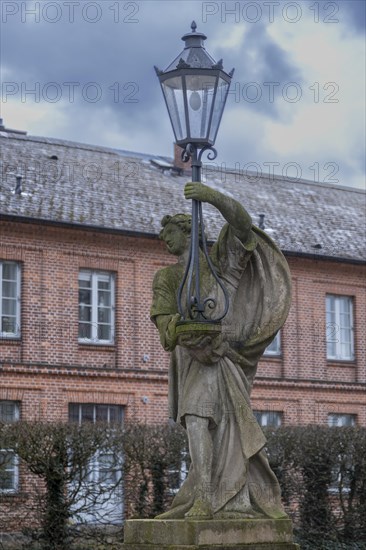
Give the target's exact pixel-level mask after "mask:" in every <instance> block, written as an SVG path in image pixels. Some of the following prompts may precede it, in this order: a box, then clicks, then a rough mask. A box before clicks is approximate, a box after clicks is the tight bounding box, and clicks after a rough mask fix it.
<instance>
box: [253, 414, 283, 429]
mask: <svg viewBox="0 0 366 550" xmlns="http://www.w3.org/2000/svg"><path fill="white" fill-rule="evenodd" d="M253 413H254V416H255V417H256V419H257V421H258V424H259V425H260V426H262V427H263V428H264V427H266V426H271V427H273V428H278V427H279V426H281V424H282V419H283V413H282V412H279V411H278V412H277V411H253Z"/></svg>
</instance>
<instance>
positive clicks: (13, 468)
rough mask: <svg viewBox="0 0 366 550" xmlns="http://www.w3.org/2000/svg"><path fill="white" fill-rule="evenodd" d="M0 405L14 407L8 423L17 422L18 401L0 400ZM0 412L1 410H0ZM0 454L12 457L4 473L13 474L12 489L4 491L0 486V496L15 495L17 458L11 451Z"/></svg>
mask: <svg viewBox="0 0 366 550" xmlns="http://www.w3.org/2000/svg"><path fill="white" fill-rule="evenodd" d="M0 404H1V405H4V404H5V405H6V404H9V405H10V404H11V405H13V406H14V418H12V420H10V422H17V421H18V420H19V417H20V407H19V402H18V401H8V400H1V401H0ZM0 410H1V409H0ZM0 421H4V419H3V418H2V417H1V416H0ZM1 454H10V455H12V463H11V464H10V466H5V468H4V470H3V471H5V472H11V473H12V474H13V476H12V487H11V488H9V489H4V488H3V487H1V485H0V494H14V493H17V492H18V490H19V457H18V456H17V455H16V454H15V452H14V451H13V449H0V455H1ZM0 464H1V461H0ZM2 468H3V466H1V465H0V470H2ZM0 483H1V473H0Z"/></svg>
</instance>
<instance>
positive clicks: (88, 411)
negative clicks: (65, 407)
mask: <svg viewBox="0 0 366 550" xmlns="http://www.w3.org/2000/svg"><path fill="white" fill-rule="evenodd" d="M69 420H70V422H77V423H78V424H83V423H84V422H93V423H95V422H107V423H108V424H121V423H122V420H123V407H122V406H120V405H95V404H92V403H69Z"/></svg>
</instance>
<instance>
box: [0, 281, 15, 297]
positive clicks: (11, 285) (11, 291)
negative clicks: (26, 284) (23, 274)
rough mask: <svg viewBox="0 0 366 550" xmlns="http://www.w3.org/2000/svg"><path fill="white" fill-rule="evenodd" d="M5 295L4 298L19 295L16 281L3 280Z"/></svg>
mask: <svg viewBox="0 0 366 550" xmlns="http://www.w3.org/2000/svg"><path fill="white" fill-rule="evenodd" d="M3 296H4V298H16V297H17V285H16V283H15V282H14V281H3Z"/></svg>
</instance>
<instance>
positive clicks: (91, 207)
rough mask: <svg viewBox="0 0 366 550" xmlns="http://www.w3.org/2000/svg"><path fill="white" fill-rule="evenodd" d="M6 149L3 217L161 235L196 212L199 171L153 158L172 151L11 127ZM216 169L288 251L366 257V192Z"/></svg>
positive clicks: (212, 176)
mask: <svg viewBox="0 0 366 550" xmlns="http://www.w3.org/2000/svg"><path fill="white" fill-rule="evenodd" d="M0 147H1V160H0V162H1V182H0V201H1V205H0V214H4V215H13V216H23V217H29V218H33V219H43V220H50V221H58V222H65V223H75V224H83V225H89V226H96V227H103V228H107V229H114V230H127V231H136V232H142V233H147V234H157V233H158V232H159V230H160V220H161V218H162V217H163V215H164V214H166V213H169V212H172V213H176V212H180V211H189V210H190V204H189V202H187V201H186V200H185V199H184V197H183V188H184V184H185V182H186V181H188V179H189V175H187V173H186V174H183V175H177V174H172V173H170V172H169V171H162V170H161V168H159V167H157V166H154V165H153V164H152V163H151V162H150V160H151V159H155V160H156V159H160V160H161V161H164V162H167V161H168V162H169V159H167V158H166V157H163V156H162V157H156V156H153V155H147V154H143V153H132V152H128V151H122V150H117V149H109V148H106V147H97V146H94V145H86V144H80V143H73V142H70V141H64V140H59V139H51V138H42V137H34V136H26V135H19V134H12V133H6V132H2V133H1V135H0ZM52 156H56V157H57V160H52V159H51V158H50V157H52ZM204 172H205V170H204ZM206 173H207V180H208V181H207V183H208V184H210V185H211V186H212V187H214V188H216V189H219V190H221V191H222V192H224V193H226V194H228V195H230V196H232V197H235V198H237V199H238V200H239V202H241V203H242V204H243V205H244V206H245V207H246V208H247V210H248V211H249V213H250V214H251V215H252V217H253V221H254V223H257V222H258V219H259V214H265V227H266V230H267V231H268V234H269V235H270V236H271V237H272V238H273V239H274V240H275V241H276V242H277V243H278V244H279V245H280V247H281V248H282V249H283V250H285V251H288V252H292V253H300V254H301V253H302V254H313V255H319V256H330V257H335V258H343V259H348V260H357V261H364V260H366V246H365V243H366V239H365V229H366V214H365V197H366V195H365V193H364V192H363V191H362V190H359V189H354V188H349V187H341V186H336V185H327V184H321V183H314V182H309V181H304V180H301V181H297V182H294V181H291V180H289V179H286V178H280V177H275V178H268V177H261V178H259V179H258V178H255V177H253V175H251V174H245V175H243V174H240V175H239V174H238V173H235V172H234V171H231V172H230V170H227V171H226V172H225V173H222V174H220V173H218V172H213V171H212V170H211V169H209V170H207V172H206ZM17 174H20V175H22V176H23V181H22V188H23V192H22V194H21V195H20V196H19V195H15V194H14V189H15V183H16V175H17ZM204 212H205V220H206V232H207V234H208V236H209V238H211V239H214V238H215V237H216V236H217V234H218V232H219V230H220V227H221V225H222V218H221V216H220V214H219V213H218V212H217V211H216V210H215V209H214V208H212V207H210V206H209V205H205V206H204ZM319 245H320V246H321V248H320V247H319ZM314 247H316V248H314Z"/></svg>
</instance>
